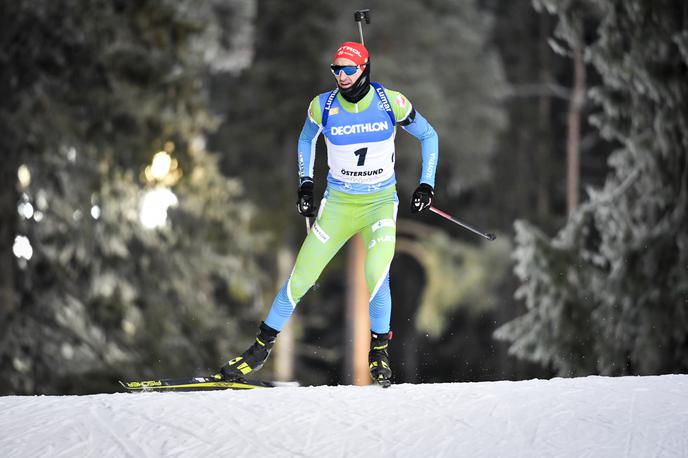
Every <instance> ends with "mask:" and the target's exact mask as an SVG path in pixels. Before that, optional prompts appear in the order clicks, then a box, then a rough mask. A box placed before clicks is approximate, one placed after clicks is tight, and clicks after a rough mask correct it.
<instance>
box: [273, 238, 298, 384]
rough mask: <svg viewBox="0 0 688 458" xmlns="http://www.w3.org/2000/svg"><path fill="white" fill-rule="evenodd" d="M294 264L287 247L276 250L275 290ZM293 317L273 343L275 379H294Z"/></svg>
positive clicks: (292, 255)
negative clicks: (276, 282) (276, 283)
mask: <svg viewBox="0 0 688 458" xmlns="http://www.w3.org/2000/svg"><path fill="white" fill-rule="evenodd" d="M293 265H294V254H293V253H292V251H291V250H290V249H289V248H281V249H280V250H279V251H278V252H277V271H278V275H277V278H278V281H279V282H280V283H279V284H278V285H277V291H279V289H280V288H281V287H282V285H283V283H284V281H285V280H286V279H287V277H288V276H289V273H290V272H291V268H292V266H293ZM293 321H294V317H293V316H292V317H291V318H290V319H289V321H287V324H286V325H285V326H284V328H282V331H281V332H280V333H279V337H278V338H277V342H276V343H275V349H274V353H275V354H274V358H275V379H276V380H281V381H287V382H289V381H292V380H294V341H295V339H294V323H293Z"/></svg>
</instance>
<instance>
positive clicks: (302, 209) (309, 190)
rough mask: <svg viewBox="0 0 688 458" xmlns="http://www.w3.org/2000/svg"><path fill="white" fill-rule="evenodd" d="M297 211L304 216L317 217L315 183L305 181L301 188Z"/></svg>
mask: <svg viewBox="0 0 688 458" xmlns="http://www.w3.org/2000/svg"><path fill="white" fill-rule="evenodd" d="M296 209H297V210H298V211H299V213H301V214H302V215H303V216H315V199H314V198H313V182H312V181H308V180H307V181H303V182H302V183H301V186H299V197H298V200H297V201H296Z"/></svg>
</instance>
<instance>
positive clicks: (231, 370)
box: [219, 321, 279, 380]
mask: <svg viewBox="0 0 688 458" xmlns="http://www.w3.org/2000/svg"><path fill="white" fill-rule="evenodd" d="M259 329H260V331H259V332H258V335H257V336H256V341H255V342H253V345H251V346H250V347H249V349H248V350H246V351H245V352H243V353H242V354H241V356H237V357H236V358H234V359H232V360H230V361H229V362H228V363H227V364H225V365H224V366H222V368H221V369H220V374H219V375H220V376H222V378H223V379H225V380H236V379H240V378H242V377H243V376H245V375H247V374H249V373H251V372H253V371H257V370H258V369H260V368H261V367H263V364H265V361H266V360H267V359H268V356H270V351H271V350H272V346H273V345H274V344H275V339H276V338H277V334H278V333H279V331H275V330H274V329H272V328H271V327H270V326H268V325H267V324H265V322H264V321H263V322H261V323H260V328H259Z"/></svg>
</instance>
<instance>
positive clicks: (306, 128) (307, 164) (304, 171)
mask: <svg viewBox="0 0 688 458" xmlns="http://www.w3.org/2000/svg"><path fill="white" fill-rule="evenodd" d="M321 130H322V129H321V127H320V126H319V125H317V124H316V123H314V122H313V121H311V120H310V119H309V118H306V122H304V123H303V129H301V135H299V145H298V151H299V157H298V160H299V179H302V178H305V177H310V178H313V164H314V163H315V144H316V142H317V140H318V135H320V131H321Z"/></svg>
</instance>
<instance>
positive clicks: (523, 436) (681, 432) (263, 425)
mask: <svg viewBox="0 0 688 458" xmlns="http://www.w3.org/2000/svg"><path fill="white" fill-rule="evenodd" d="M0 455H1V456H3V457H29V456H31V457H33V456H50V457H57V456H59V457H72V456H73V457H85V456H93V457H100V456H132V457H145V456H151V457H157V456H190V457H197V456H208V455H214V456H223V457H225V456H226V457H230V456H232V457H234V456H246V457H249V456H250V457H252V456H270V457H274V456H318V457H333V456H375V457H381V456H402V457H439V456H446V457H456V456H465V457H483V456H484V457H496V456H502V457H504V456H508V457H512V456H513V457H534V456H543V457H544V456H547V457H550V456H571V457H581V456H599V457H616V456H633V457H650V456H683V457H685V456H688V375H665V376H657V377H621V378H606V377H586V378H579V379H553V380H530V381H522V382H489V383H448V384H434V385H429V384H428V385H396V386H392V387H391V388H390V389H387V390H383V389H381V388H379V387H374V386H369V387H352V386H337V387H304V388H275V389H263V390H253V391H247V392H241V391H222V392H206V393H138V394H129V393H121V394H114V395H113V394H110V395H106V394H103V395H94V396H34V397H20V396H7V397H0Z"/></svg>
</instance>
